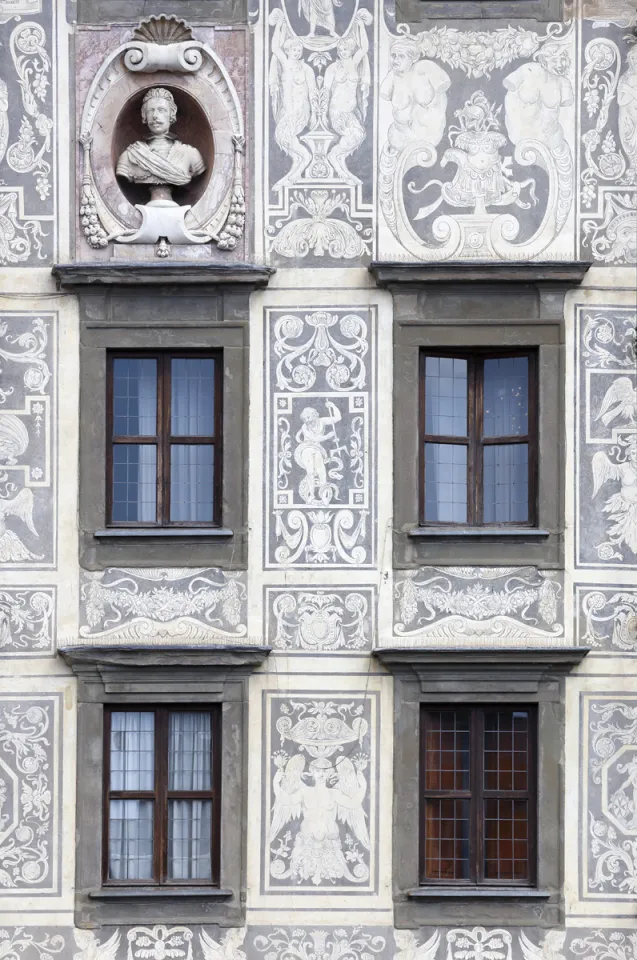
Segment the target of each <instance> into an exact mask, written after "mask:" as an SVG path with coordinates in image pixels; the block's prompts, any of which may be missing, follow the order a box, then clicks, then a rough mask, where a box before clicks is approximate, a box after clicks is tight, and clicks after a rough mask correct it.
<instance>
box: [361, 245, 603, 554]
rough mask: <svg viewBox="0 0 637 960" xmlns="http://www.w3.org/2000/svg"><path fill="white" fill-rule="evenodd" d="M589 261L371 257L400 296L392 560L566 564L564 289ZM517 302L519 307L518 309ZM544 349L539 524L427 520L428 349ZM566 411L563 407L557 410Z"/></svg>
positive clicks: (383, 282) (382, 280)
mask: <svg viewBox="0 0 637 960" xmlns="http://www.w3.org/2000/svg"><path fill="white" fill-rule="evenodd" d="M588 266H589V264H588V263H567V264H560V263H548V264H545V263H538V264H533V263H531V264H500V263H493V264H491V263H489V264H468V263H463V262H457V263H450V264H442V265H431V266H429V265H426V264H421V263H412V264H410V263H382V262H376V263H372V264H371V266H370V268H369V269H370V272H371V273H372V274H373V275H374V276H375V279H376V282H377V284H378V286H380V287H385V288H387V289H389V290H390V291H391V293H392V296H393V300H394V338H393V341H394V342H393V349H394V396H393V403H394V524H393V566H394V568H395V569H417V568H418V567H421V566H431V565H433V566H436V565H445V564H448V563H453V564H471V565H473V564H478V565H496V566H498V565H507V566H508V565H519V566H522V565H526V564H529V563H530V564H534V565H536V566H538V567H543V568H547V569H560V568H561V567H562V566H563V563H564V557H563V553H564V543H563V526H564V503H563V501H564V449H565V422H564V421H565V418H564V397H563V384H564V297H565V295H566V292H567V290H568V289H569V287H572V286H574V285H576V284H578V283H579V282H581V280H582V278H583V276H584V274H585V273H586V270H587V269H588ZM513 310H515V313H514V314H513V316H512V313H513ZM471 345H475V346H476V347H492V348H496V349H503V350H506V349H507V348H512V349H515V348H526V347H531V348H532V347H535V348H537V350H538V377H539V384H538V396H539V405H538V406H539V424H538V428H539V429H538V433H539V443H538V511H537V521H538V522H537V526H536V527H535V528H529V527H519V528H515V527H475V528H474V527H464V528H457V527H426V526H425V527H421V526H419V523H418V517H419V478H418V471H417V470H405V469H400V468H399V467H400V465H401V464H405V463H414V464H416V463H418V462H419V459H418V436H419V429H418V427H419V391H418V383H419V379H418V376H419V354H420V348H421V347H422V348H427V347H429V348H432V349H440V348H445V347H449V348H459V347H462V348H464V349H466V348H467V347H468V346H471ZM556 411H557V415H556Z"/></svg>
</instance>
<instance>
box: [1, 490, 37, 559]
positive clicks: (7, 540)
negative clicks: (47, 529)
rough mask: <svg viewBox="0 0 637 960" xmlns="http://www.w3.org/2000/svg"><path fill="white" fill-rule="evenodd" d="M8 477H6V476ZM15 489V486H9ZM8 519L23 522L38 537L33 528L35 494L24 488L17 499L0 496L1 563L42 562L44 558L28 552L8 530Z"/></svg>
mask: <svg viewBox="0 0 637 960" xmlns="http://www.w3.org/2000/svg"><path fill="white" fill-rule="evenodd" d="M5 476H6V475H5ZM7 486H8V487H9V488H12V489H15V484H8V485H7ZM7 517H17V518H18V520H22V522H23V523H24V524H25V526H26V527H27V529H28V530H30V531H31V533H32V534H33V535H34V536H35V537H37V536H38V532H37V530H36V529H35V527H34V526H33V492H32V491H31V490H30V489H29V488H28V487H24V488H23V489H22V490H20V493H18V494H16V496H15V497H11V498H10V497H7V496H4V497H3V496H0V563H20V562H21V561H23V560H41V559H42V557H41V556H38V555H37V554H35V553H31V551H30V550H27V548H26V547H25V545H24V544H23V543H22V540H21V539H20V537H19V536H18V535H17V533H14V532H13V530H7Z"/></svg>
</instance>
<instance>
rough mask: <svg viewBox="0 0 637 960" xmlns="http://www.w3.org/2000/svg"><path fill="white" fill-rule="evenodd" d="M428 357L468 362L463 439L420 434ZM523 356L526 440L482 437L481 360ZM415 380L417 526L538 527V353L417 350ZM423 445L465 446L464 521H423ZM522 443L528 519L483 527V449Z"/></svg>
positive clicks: (523, 350) (524, 351) (482, 389)
mask: <svg viewBox="0 0 637 960" xmlns="http://www.w3.org/2000/svg"><path fill="white" fill-rule="evenodd" d="M427 357H445V358H448V359H453V360H466V361H467V435H466V437H452V436H446V435H444V434H440V435H439V434H428V433H425V363H426V359H427ZM509 357H527V358H528V363H529V380H528V383H529V397H528V429H529V432H528V434H526V435H511V436H504V437H485V436H483V432H482V429H483V412H484V361H485V360H495V359H501V360H504V359H508V358H509ZM418 370H419V374H418V379H419V386H418V389H419V403H418V422H419V465H418V476H419V482H418V484H419V485H418V502H419V524H420V526H421V527H458V528H462V527H484V526H488V527H528V528H533V527H536V526H537V517H538V363H537V350H534V349H530V350H529V349H513V350H493V349H489V348H487V349H478V348H474V349H472V350H464V351H463V350H457V349H449V350H444V349H429V348H425V347H423V348H421V350H420V356H419V364H418ZM425 443H438V444H449V445H453V446H466V447H467V519H466V521H465V522H464V523H455V522H453V521H449V520H428V519H426V517H425ZM522 443H526V444H527V445H528V491H529V500H528V519H527V520H524V521H520V520H508V521H499V522H498V523H488V524H485V522H484V520H483V512H484V502H483V474H484V448H485V447H486V446H494V445H497V446H502V445H513V444H522Z"/></svg>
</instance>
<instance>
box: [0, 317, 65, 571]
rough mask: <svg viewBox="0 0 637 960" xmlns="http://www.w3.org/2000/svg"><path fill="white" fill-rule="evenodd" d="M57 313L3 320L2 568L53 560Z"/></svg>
mask: <svg viewBox="0 0 637 960" xmlns="http://www.w3.org/2000/svg"><path fill="white" fill-rule="evenodd" d="M56 325H57V318H56V317H55V316H54V315H53V314H48V315H43V316H39V317H34V316H32V315H31V314H8V313H7V314H3V315H2V316H1V317H0V373H1V374H2V381H1V382H2V386H0V565H4V566H5V569H6V568H8V567H11V566H16V567H25V566H31V565H38V566H39V565H41V566H47V565H51V563H52V561H53V558H54V552H55V513H56V509H55V502H54V492H55V491H54V482H55V470H54V469H53V465H54V461H53V457H54V451H55V444H54V436H53V434H52V425H53V424H54V423H55V406H56V402H55V401H56V390H55V387H54V381H53V378H54V371H55V351H56Z"/></svg>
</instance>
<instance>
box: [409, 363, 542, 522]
mask: <svg viewBox="0 0 637 960" xmlns="http://www.w3.org/2000/svg"><path fill="white" fill-rule="evenodd" d="M535 369H536V364H535V355H534V354H533V353H524V354H522V353H520V354H514V355H506V356H505V355H497V356H494V355H492V354H486V353H481V352H480V351H475V352H472V353H471V354H466V355H456V356H453V355H449V354H446V355H445V354H442V353H430V352H425V351H423V352H422V355H421V365H420V379H421V384H420V408H421V409H420V473H421V483H420V489H421V492H420V522H421V523H422V524H436V523H440V524H468V525H470V526H480V525H483V524H489V525H500V524H507V523H511V524H532V523H534V522H535V499H536V492H535V488H536V475H537V463H536V460H537V454H536V448H537V436H536V434H537V428H536V420H537V418H536V373H535Z"/></svg>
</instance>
